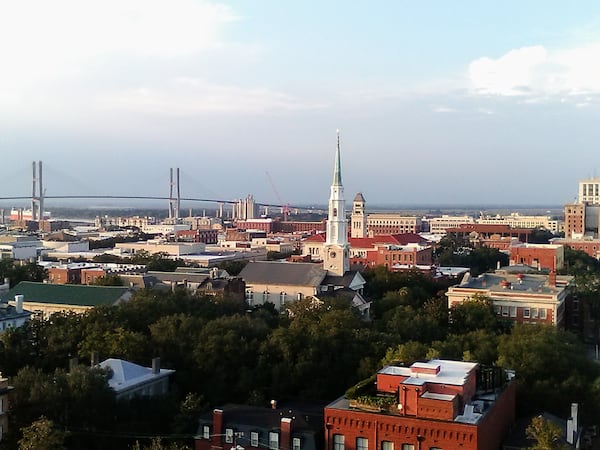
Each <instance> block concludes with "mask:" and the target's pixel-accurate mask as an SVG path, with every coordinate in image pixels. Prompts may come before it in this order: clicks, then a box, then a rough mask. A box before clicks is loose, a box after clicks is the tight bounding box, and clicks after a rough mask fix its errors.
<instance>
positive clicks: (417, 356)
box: [381, 341, 429, 366]
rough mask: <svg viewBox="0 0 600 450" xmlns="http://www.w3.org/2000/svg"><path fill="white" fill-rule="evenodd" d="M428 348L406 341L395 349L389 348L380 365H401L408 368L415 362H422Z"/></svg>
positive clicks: (421, 344) (420, 343)
mask: <svg viewBox="0 0 600 450" xmlns="http://www.w3.org/2000/svg"><path fill="white" fill-rule="evenodd" d="M428 350H429V348H428V347H427V345H425V344H423V343H422V342H417V341H408V342H406V343H405V344H400V345H398V346H397V347H395V348H390V349H388V351H387V352H386V354H385V356H384V358H383V359H382V360H381V365H382V366H386V365H388V364H402V365H404V366H410V365H411V364H412V363H414V362H415V361H420V360H424V359H426V358H427V351H428Z"/></svg>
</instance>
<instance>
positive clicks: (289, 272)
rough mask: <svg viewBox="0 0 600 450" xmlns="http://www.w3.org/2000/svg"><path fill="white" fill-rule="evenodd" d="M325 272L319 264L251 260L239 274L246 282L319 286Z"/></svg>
mask: <svg viewBox="0 0 600 450" xmlns="http://www.w3.org/2000/svg"><path fill="white" fill-rule="evenodd" d="M326 274H327V272H326V271H325V269H323V267H322V266H321V265H320V264H313V263H288V262H276V261H251V262H249V263H248V264H247V265H246V267H244V269H243V270H242V271H241V272H240V274H239V276H240V277H241V278H242V279H243V280H244V281H245V282H246V284H281V285H288V286H312V287H317V286H320V285H321V283H322V281H323V279H324V278H325V275H326Z"/></svg>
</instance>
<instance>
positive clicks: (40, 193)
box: [31, 161, 44, 221]
mask: <svg viewBox="0 0 600 450" xmlns="http://www.w3.org/2000/svg"><path fill="white" fill-rule="evenodd" d="M36 168H37V170H36ZM32 169H33V177H32V180H31V182H32V183H31V184H32V186H31V219H32V220H34V221H35V220H44V185H43V182H42V162H41V161H38V162H37V164H36V162H35V161H33V163H32Z"/></svg>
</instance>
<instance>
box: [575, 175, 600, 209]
mask: <svg viewBox="0 0 600 450" xmlns="http://www.w3.org/2000/svg"><path fill="white" fill-rule="evenodd" d="M577 201H578V203H589V204H591V205H600V178H589V179H587V180H581V181H580V182H579V194H578V196H577Z"/></svg>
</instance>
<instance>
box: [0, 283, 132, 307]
mask: <svg viewBox="0 0 600 450" xmlns="http://www.w3.org/2000/svg"><path fill="white" fill-rule="evenodd" d="M128 291H129V288H127V287H123V286H82V285H76V284H48V283H36V282H33V281H21V282H20V283H19V284H17V285H16V286H15V287H13V288H12V289H11V290H10V291H8V294H7V298H14V297H15V295H23V296H25V299H24V300H25V302H36V303H49V304H61V305H73V306H89V307H93V306H99V305H114V304H115V303H117V302H118V301H119V300H121V299H122V298H123V297H124V296H125V295H126V294H127V293H128Z"/></svg>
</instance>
